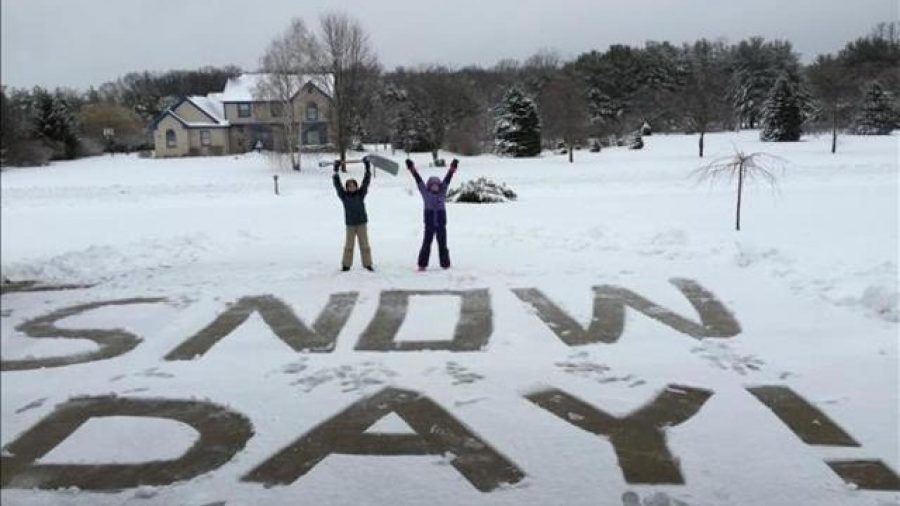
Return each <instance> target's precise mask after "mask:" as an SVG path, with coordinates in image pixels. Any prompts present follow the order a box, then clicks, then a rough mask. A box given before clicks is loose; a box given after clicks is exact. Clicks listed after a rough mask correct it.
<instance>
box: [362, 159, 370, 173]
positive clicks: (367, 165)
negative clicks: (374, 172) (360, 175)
mask: <svg viewBox="0 0 900 506" xmlns="http://www.w3.org/2000/svg"><path fill="white" fill-rule="evenodd" d="M362 162H363V165H365V167H366V172H368V171H369V167H370V166H371V165H372V164H371V163H370V162H369V157H368V156H364V157H363V159H362Z"/></svg>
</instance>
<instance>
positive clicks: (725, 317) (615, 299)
mask: <svg viewBox="0 0 900 506" xmlns="http://www.w3.org/2000/svg"><path fill="white" fill-rule="evenodd" d="M669 282H670V283H672V284H673V285H675V288H678V290H679V291H681V293H682V294H684V296H685V297H687V299H688V301H689V302H690V303H691V305H692V306H694V309H696V310H697V314H698V315H699V316H700V323H697V322H695V321H692V320H690V319H688V318H685V317H683V316H680V315H678V314H676V313H675V312H673V311H671V310H669V309H666V308H664V307H662V306H660V305H659V304H656V303H654V302H653V301H651V300H649V299H646V298H644V297H642V296H640V295H638V294H637V293H635V292H632V291H631V290H628V289H627V288H622V287H620V286H615V285H602V286H595V287H594V315H593V317H592V318H591V322H590V324H589V325H588V327H587V328H586V329H585V328H584V327H582V326H581V325H580V324H579V323H578V322H577V321H575V319H573V318H572V317H571V316H569V314H568V313H566V312H565V311H564V310H563V309H562V308H560V307H559V306H557V305H556V304H555V303H554V302H553V301H551V300H550V299H549V298H547V296H546V295H544V293H543V292H541V291H540V290H538V289H537V288H515V289H513V293H514V294H515V295H516V296H517V297H518V298H519V299H520V300H522V302H525V303H526V304H528V305H530V306H531V307H533V308H534V310H535V311H536V312H537V316H538V318H540V319H541V320H543V322H544V323H546V324H547V326H548V327H550V330H552V331H553V333H555V334H556V335H557V337H559V338H560V339H561V340H562V341H563V342H564V343H566V344H567V345H569V346H581V345H585V344H592V343H614V342H616V341H618V340H619V338H620V337H621V336H622V332H623V331H624V330H625V307H626V306H628V307H630V308H632V309H634V310H637V311H640V312H641V313H643V314H644V315H645V316H649V317H650V318H653V319H654V320H656V321H658V322H660V323H663V324H665V325H668V326H669V327H671V328H672V329H674V330H677V331H678V332H681V333H682V334H687V335H689V336H691V337H693V338H696V339H703V338H705V337H734V336H736V335H738V334H740V332H741V326H740V324H738V322H737V320H736V319H735V318H734V316H733V315H732V314H731V312H730V311H728V309H727V308H726V307H725V305H724V304H722V303H721V302H719V300H718V299H716V296H715V295H713V293H712V292H710V291H708V290H706V289H705V288H703V287H702V286H700V284H699V283H697V282H696V281H693V280H690V279H682V278H672V279H671V280H669Z"/></svg>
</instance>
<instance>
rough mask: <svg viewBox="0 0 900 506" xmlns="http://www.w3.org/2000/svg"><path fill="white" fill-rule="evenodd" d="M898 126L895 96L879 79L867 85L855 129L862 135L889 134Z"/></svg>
mask: <svg viewBox="0 0 900 506" xmlns="http://www.w3.org/2000/svg"><path fill="white" fill-rule="evenodd" d="M896 126H897V112H896V111H895V110H894V104H893V97H891V94H890V93H889V92H887V91H885V90H884V89H883V88H882V87H881V85H880V84H879V83H878V82H877V81H872V82H871V83H869V85H868V86H867V87H866V91H865V96H864V97H863V104H862V110H861V111H860V113H859V116H858V117H857V119H856V122H855V124H854V128H853V130H854V131H855V132H856V133H858V134H860V135H888V134H890V133H891V131H893V130H894V127H896Z"/></svg>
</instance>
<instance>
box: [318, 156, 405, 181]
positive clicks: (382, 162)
mask: <svg viewBox="0 0 900 506" xmlns="http://www.w3.org/2000/svg"><path fill="white" fill-rule="evenodd" d="M366 156H367V157H368V158H369V162H371V163H372V165H373V166H375V168H376V169H381V170H383V171H385V172H387V173H389V174H391V175H393V176H396V175H397V173H398V172H399V171H400V165H399V164H398V163H397V162H395V161H393V160H391V159H389V158H385V157H383V156H379V155H366ZM333 163H334V162H324V161H323V162H319V167H330V166H331V165H332V164H333ZM344 163H345V164H348V163H362V159H360V160H347V161H345V162H344Z"/></svg>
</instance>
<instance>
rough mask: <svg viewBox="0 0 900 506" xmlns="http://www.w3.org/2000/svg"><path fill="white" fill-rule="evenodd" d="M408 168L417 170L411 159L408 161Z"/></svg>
mask: <svg viewBox="0 0 900 506" xmlns="http://www.w3.org/2000/svg"><path fill="white" fill-rule="evenodd" d="M406 168H407V169H409V170H416V166H415V164H413V161H412V160H410V159H409V158H407V159H406Z"/></svg>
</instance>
